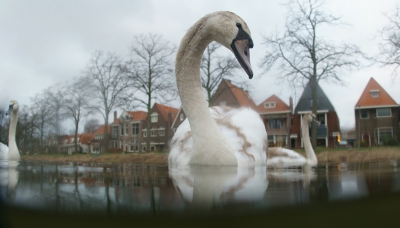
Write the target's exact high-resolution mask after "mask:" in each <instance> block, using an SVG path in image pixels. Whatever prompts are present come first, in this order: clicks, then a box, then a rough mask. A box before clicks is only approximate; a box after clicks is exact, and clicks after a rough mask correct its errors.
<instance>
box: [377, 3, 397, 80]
mask: <svg viewBox="0 0 400 228" xmlns="http://www.w3.org/2000/svg"><path fill="white" fill-rule="evenodd" d="M385 16H386V18H387V19H388V21H389V23H388V24H387V25H386V26H384V27H383V28H382V29H381V31H380V35H381V39H382V40H381V42H380V43H379V44H378V45H379V54H378V56H377V57H376V58H373V59H374V60H375V61H376V62H378V63H379V64H380V65H381V66H393V67H394V69H393V73H392V76H393V77H395V76H396V75H397V69H398V68H399V67H400V8H399V6H397V8H396V10H394V11H393V12H391V13H386V14H385Z"/></svg>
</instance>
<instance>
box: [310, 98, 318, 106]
mask: <svg viewBox="0 0 400 228" xmlns="http://www.w3.org/2000/svg"><path fill="white" fill-rule="evenodd" d="M312 104H313V99H310V108H312ZM318 105H319V99H317V107H318Z"/></svg>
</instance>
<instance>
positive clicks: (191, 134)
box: [168, 12, 268, 167]
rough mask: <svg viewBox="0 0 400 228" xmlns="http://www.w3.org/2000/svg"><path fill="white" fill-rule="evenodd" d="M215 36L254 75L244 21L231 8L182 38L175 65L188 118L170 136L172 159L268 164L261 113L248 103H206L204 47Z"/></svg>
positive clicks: (196, 162) (183, 162) (176, 161)
mask: <svg viewBox="0 0 400 228" xmlns="http://www.w3.org/2000/svg"><path fill="white" fill-rule="evenodd" d="M212 41H217V42H219V43H220V44H222V45H224V46H225V47H226V48H228V49H229V50H231V51H232V52H233V53H234V54H235V56H236V58H237V59H238V61H239V63H240V65H241V66H242V67H243V69H244V70H245V71H246V73H247V74H248V76H249V78H250V79H251V78H252V77H253V71H252V69H251V65H250V52H249V48H252V47H253V41H252V39H251V37H250V31H249V28H248V27H247V25H246V23H245V22H244V21H243V20H242V19H241V18H240V17H239V16H237V15H236V14H234V13H231V12H215V13H211V14H208V15H206V16H204V17H203V18H201V19H200V20H199V21H198V22H196V23H195V24H194V25H193V26H192V27H191V28H190V29H189V30H188V32H187V33H186V35H185V36H184V37H183V38H182V41H181V44H180V47H179V50H178V53H177V57H176V65H175V73H176V83H177V87H178V91H179V96H180V98H181V102H182V108H183V110H184V111H185V114H186V116H187V119H186V120H185V121H184V122H183V123H182V124H181V125H180V126H179V127H178V129H177V131H176V132H175V135H174V137H173V138H172V141H171V151H170V154H169V157H168V162H169V165H170V166H171V167H173V166H185V165H231V166H259V165H266V149H267V145H268V144H267V142H268V140H267V133H266V131H265V127H264V124H263V122H262V120H261V118H260V116H259V115H258V114H257V113H256V112H254V111H252V110H251V109H248V108H241V109H233V108H227V107H213V108H210V109H209V108H208V105H207V102H206V100H205V98H204V95H203V89H202V86H201V81H200V63H201V58H202V56H203V52H204V50H205V49H206V47H207V45H208V44H209V43H211V42H212Z"/></svg>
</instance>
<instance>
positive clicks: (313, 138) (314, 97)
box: [310, 77, 318, 149]
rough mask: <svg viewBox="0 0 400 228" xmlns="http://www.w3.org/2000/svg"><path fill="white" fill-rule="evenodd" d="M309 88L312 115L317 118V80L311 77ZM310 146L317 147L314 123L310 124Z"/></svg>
mask: <svg viewBox="0 0 400 228" xmlns="http://www.w3.org/2000/svg"><path fill="white" fill-rule="evenodd" d="M310 86H311V97H312V113H314V115H315V116H317V110H318V98H317V97H318V95H317V79H316V77H312V78H311V79H310ZM311 144H312V147H313V148H314V149H315V148H316V147H317V125H316V124H315V122H312V123H311Z"/></svg>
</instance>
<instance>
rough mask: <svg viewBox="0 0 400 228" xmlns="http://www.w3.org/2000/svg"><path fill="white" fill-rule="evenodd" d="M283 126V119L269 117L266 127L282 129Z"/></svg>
mask: <svg viewBox="0 0 400 228" xmlns="http://www.w3.org/2000/svg"><path fill="white" fill-rule="evenodd" d="M284 127H285V121H284V119H269V120H268V129H283V128H284Z"/></svg>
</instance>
